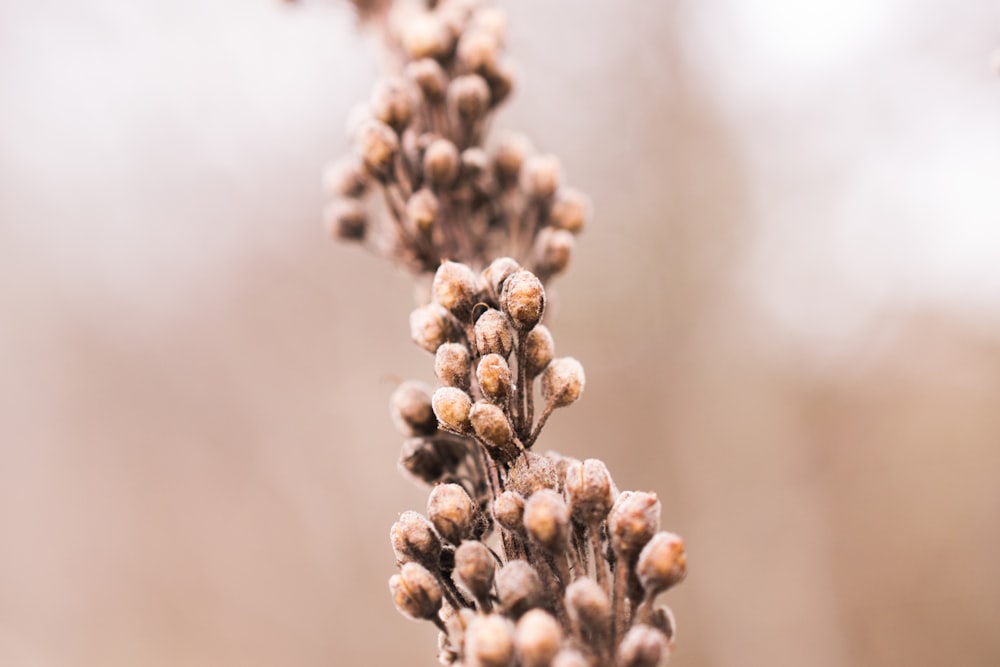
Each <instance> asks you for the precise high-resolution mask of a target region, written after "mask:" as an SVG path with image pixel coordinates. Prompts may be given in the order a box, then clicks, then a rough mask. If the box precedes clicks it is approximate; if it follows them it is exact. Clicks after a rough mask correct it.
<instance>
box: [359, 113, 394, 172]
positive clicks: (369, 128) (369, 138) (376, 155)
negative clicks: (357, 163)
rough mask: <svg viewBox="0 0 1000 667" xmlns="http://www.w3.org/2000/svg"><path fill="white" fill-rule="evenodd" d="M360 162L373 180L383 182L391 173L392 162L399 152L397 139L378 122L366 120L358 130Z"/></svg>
mask: <svg viewBox="0 0 1000 667" xmlns="http://www.w3.org/2000/svg"><path fill="white" fill-rule="evenodd" d="M358 149H359V151H360V154H361V162H362V163H363V164H364V166H365V168H366V169H367V170H368V172H369V173H370V174H371V175H372V176H373V177H375V178H377V179H379V180H381V181H385V180H387V179H388V177H389V175H390V174H391V173H392V166H393V160H395V159H396V154H397V153H398V152H399V137H397V136H396V133H395V132H394V131H393V130H392V128H391V127H389V126H388V125H386V124H385V123H383V122H381V121H379V120H374V119H372V120H368V121H366V122H365V123H364V124H363V125H362V126H361V128H360V129H359V130H358Z"/></svg>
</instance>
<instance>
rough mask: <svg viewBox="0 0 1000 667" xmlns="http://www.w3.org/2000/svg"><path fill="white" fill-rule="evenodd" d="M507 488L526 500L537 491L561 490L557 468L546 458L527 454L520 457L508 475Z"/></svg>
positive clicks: (530, 453) (532, 453)
mask: <svg viewBox="0 0 1000 667" xmlns="http://www.w3.org/2000/svg"><path fill="white" fill-rule="evenodd" d="M507 477H508V479H507V488H509V489H511V490H512V491H517V492H518V493H519V494H521V495H522V496H523V497H525V498H529V497H531V495H532V494H533V493H535V492H536V491H542V490H545V489H551V490H555V489H558V488H559V478H558V476H557V474H556V469H555V466H554V465H553V464H552V461H550V460H549V459H548V457H546V456H542V455H541V454H536V453H534V452H525V453H524V454H522V455H521V456H519V457H518V459H517V461H515V462H514V465H513V466H511V469H510V472H509V473H508V476H507Z"/></svg>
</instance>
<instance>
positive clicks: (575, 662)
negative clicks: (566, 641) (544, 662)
mask: <svg viewBox="0 0 1000 667" xmlns="http://www.w3.org/2000/svg"><path fill="white" fill-rule="evenodd" d="M552 667H593V666H592V664H591V662H590V660H587V658H586V656H584V655H583V654H582V653H580V652H579V651H577V650H576V649H574V648H564V649H563V650H561V651H559V653H557V654H556V657H555V658H554V659H553V660H552Z"/></svg>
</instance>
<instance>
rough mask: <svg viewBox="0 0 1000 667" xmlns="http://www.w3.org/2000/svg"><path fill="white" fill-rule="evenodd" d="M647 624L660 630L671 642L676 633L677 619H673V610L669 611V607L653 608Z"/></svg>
mask: <svg viewBox="0 0 1000 667" xmlns="http://www.w3.org/2000/svg"><path fill="white" fill-rule="evenodd" d="M649 624H650V625H651V626H653V627H654V628H656V629H657V630H659V631H660V632H662V633H663V634H664V635H665V636H666V638H667V641H669V642H670V643H671V644H672V643H673V641H674V635H675V634H677V621H675V620H674V612H672V611H670V607H657V608H656V609H654V610H653V613H652V614H651V615H650V619H649Z"/></svg>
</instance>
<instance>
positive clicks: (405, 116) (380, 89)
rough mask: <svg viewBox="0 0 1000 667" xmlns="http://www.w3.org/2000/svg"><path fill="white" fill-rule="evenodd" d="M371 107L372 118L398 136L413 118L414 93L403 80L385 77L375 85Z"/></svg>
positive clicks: (396, 77)
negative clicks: (392, 130)
mask: <svg viewBox="0 0 1000 667" xmlns="http://www.w3.org/2000/svg"><path fill="white" fill-rule="evenodd" d="M371 106H372V116H374V117H375V118H377V119H378V120H380V121H382V122H383V123H385V124H386V125H388V126H389V127H391V128H392V129H394V130H395V131H396V133H397V134H398V133H400V132H402V131H403V130H404V129H405V128H406V126H407V125H409V124H410V120H411V119H412V118H413V92H412V91H411V90H410V88H409V86H408V85H407V83H406V81H405V80H403V79H402V78H400V77H398V76H389V77H385V78H383V79H381V80H380V81H378V82H377V83H376V84H375V90H374V91H373V92H372V99H371Z"/></svg>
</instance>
